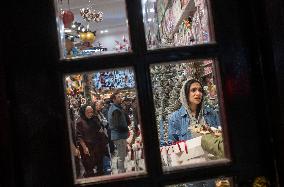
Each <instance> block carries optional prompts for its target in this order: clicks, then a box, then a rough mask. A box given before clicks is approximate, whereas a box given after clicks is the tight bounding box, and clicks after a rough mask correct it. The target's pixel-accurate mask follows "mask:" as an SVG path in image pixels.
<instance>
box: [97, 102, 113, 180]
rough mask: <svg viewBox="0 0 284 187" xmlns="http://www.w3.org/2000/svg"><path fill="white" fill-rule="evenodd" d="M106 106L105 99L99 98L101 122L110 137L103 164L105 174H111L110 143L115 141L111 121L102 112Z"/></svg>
mask: <svg viewBox="0 0 284 187" xmlns="http://www.w3.org/2000/svg"><path fill="white" fill-rule="evenodd" d="M103 108H104V101H103V100H97V101H96V111H97V114H98V118H99V120H100V122H101V123H102V124H103V127H104V133H105V135H106V137H107V138H108V144H107V150H106V152H105V156H104V161H103V162H104V164H103V170H104V174H105V175H109V174H111V150H110V144H113V142H112V141H111V139H110V136H111V134H110V128H109V123H108V121H107V119H106V118H105V116H104V114H103V113H102V109H103Z"/></svg>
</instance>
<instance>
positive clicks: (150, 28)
mask: <svg viewBox="0 0 284 187" xmlns="http://www.w3.org/2000/svg"><path fill="white" fill-rule="evenodd" d="M142 8H143V16H144V26H145V34H146V41H147V46H148V49H157V48H166V47H177V46H189V45H196V44H204V43H208V42H211V41H212V34H211V33H212V32H211V31H210V26H209V25H210V20H209V13H208V3H207V0H142Z"/></svg>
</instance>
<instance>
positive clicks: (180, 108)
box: [150, 59, 229, 171]
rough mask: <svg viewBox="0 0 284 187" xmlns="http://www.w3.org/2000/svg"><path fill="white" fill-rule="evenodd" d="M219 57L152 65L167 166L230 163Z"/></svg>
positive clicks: (154, 96)
mask: <svg viewBox="0 0 284 187" xmlns="http://www.w3.org/2000/svg"><path fill="white" fill-rule="evenodd" d="M216 65H217V61H216V60H214V59H201V60H184V61H178V62H173V63H162V64H153V65H151V66H150V72H151V80H152V89H153V99H154V105H155V116H156V124H157V126H158V128H157V129H158V133H159V139H160V151H161V159H162V165H163V169H164V171H171V170H176V169H181V168H184V167H198V166H200V165H208V164H216V163H219V162H220V163H223V162H228V161H229V159H228V157H229V156H228V154H227V153H228V152H227V151H226V149H228V148H227V147H226V146H224V145H226V144H225V141H224V135H223V127H225V125H224V120H223V119H222V118H221V117H222V116H221V114H222V113H223V107H222V106H221V105H220V104H221V103H222V102H221V101H222V99H223V98H222V97H221V96H222V93H221V89H219V87H218V86H219V85H220V84H219V81H218V79H217V73H216V72H217V71H216V68H215V67H216Z"/></svg>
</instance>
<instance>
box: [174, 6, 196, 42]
mask: <svg viewBox="0 0 284 187" xmlns="http://www.w3.org/2000/svg"><path fill="white" fill-rule="evenodd" d="M195 10H196V8H195V3H194V0H190V1H188V3H187V4H186V5H185V6H183V8H182V9H181V10H180V11H179V12H178V14H176V17H175V22H174V23H173V30H172V32H171V33H169V37H170V38H173V36H174V33H176V32H177V31H178V29H179V25H180V24H181V23H182V21H183V20H184V19H185V18H187V17H188V16H193V13H194V12H195Z"/></svg>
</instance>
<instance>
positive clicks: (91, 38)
mask: <svg viewBox="0 0 284 187" xmlns="http://www.w3.org/2000/svg"><path fill="white" fill-rule="evenodd" d="M95 39H96V37H95V35H94V33H92V32H87V34H86V41H88V42H90V43H93V42H94V41H95Z"/></svg>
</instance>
